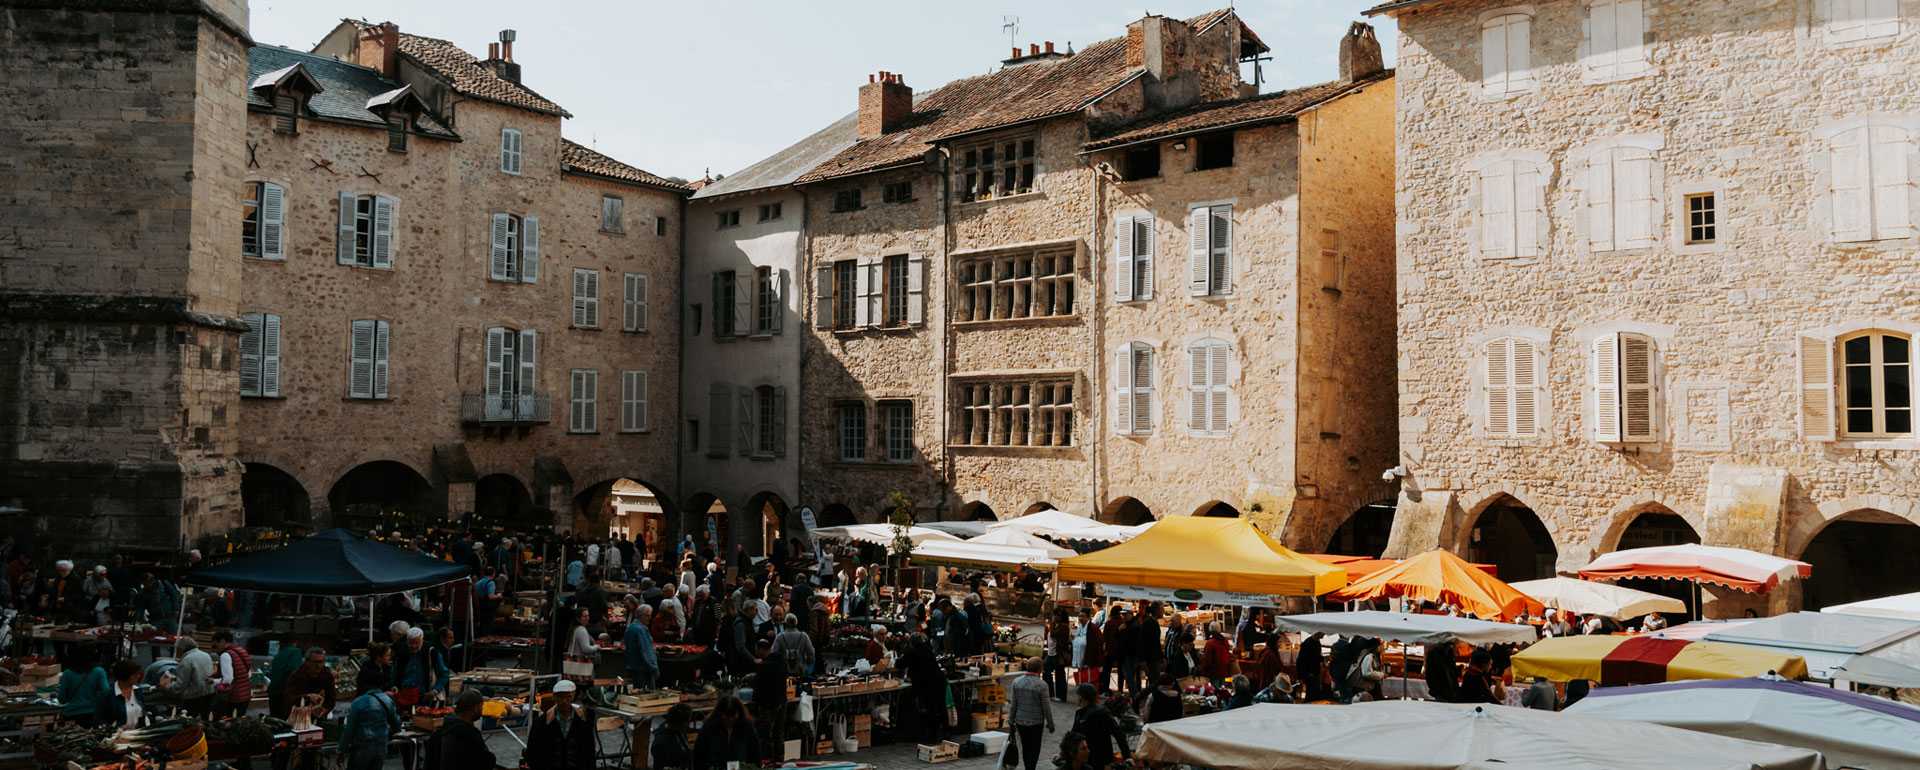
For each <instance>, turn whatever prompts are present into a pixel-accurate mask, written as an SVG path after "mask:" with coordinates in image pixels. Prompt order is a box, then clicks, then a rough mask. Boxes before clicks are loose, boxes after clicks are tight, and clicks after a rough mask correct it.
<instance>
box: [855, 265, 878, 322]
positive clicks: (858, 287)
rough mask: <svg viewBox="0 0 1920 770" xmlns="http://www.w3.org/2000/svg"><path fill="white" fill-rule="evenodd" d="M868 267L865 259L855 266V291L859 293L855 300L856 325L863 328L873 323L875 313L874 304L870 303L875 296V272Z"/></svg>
mask: <svg viewBox="0 0 1920 770" xmlns="http://www.w3.org/2000/svg"><path fill="white" fill-rule="evenodd" d="M867 267H868V265H867V261H866V260H864V259H862V260H860V261H859V262H856V263H854V266H853V283H854V293H855V294H858V295H859V297H857V298H855V300H854V303H855V304H854V308H853V309H854V325H855V326H858V327H863V328H864V327H868V326H872V325H873V315H874V314H873V306H872V305H871V304H869V300H870V299H872V297H873V285H872V284H873V273H872V272H870V271H869V270H868V269H867Z"/></svg>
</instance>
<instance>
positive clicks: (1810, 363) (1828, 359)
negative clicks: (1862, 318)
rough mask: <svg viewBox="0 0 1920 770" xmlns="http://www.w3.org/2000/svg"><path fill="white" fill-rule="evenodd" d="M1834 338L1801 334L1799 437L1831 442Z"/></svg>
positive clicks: (1832, 437) (1832, 427)
mask: <svg viewBox="0 0 1920 770" xmlns="http://www.w3.org/2000/svg"><path fill="white" fill-rule="evenodd" d="M1833 406H1834V405H1833V340H1830V339H1826V338H1822V337H1807V336H1802V337H1800V436H1801V438H1805V439H1807V440H1808V441H1832V440H1833V439H1834V434H1835V431H1834V425H1835V420H1834V416H1833Z"/></svg>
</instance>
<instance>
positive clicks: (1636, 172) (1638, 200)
mask: <svg viewBox="0 0 1920 770" xmlns="http://www.w3.org/2000/svg"><path fill="white" fill-rule="evenodd" d="M1610 154H1611V155H1613V157H1614V173H1613V189H1614V202H1613V205H1614V233H1615V235H1614V244H1615V247H1616V248H1621V249H1634V248H1640V247H1644V246H1654V245H1657V244H1658V243H1659V240H1660V239H1659V238H1658V236H1657V235H1656V233H1657V232H1658V229H1657V227H1656V223H1657V222H1658V221H1659V209H1658V208H1657V207H1656V206H1655V205H1654V200H1653V155H1652V154H1651V153H1648V152H1647V151H1646V150H1642V149H1640V148H1637V147H1628V148H1621V149H1617V150H1614V151H1613V152H1612V153H1610Z"/></svg>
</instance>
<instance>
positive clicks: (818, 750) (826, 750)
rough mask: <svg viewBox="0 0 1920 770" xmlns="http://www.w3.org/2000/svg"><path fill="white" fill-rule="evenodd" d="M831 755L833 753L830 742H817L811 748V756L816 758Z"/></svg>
mask: <svg viewBox="0 0 1920 770" xmlns="http://www.w3.org/2000/svg"><path fill="white" fill-rule="evenodd" d="M832 753H833V741H832V740H824V741H819V742H816V743H815V744H814V746H813V755H814V756H816V757H824V756H828V755H831V754H832Z"/></svg>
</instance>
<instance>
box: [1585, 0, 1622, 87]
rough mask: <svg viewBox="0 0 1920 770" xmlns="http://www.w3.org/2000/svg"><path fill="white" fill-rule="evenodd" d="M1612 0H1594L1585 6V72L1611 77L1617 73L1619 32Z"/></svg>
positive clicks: (1593, 75) (1598, 76)
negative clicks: (1591, 3)
mask: <svg viewBox="0 0 1920 770" xmlns="http://www.w3.org/2000/svg"><path fill="white" fill-rule="evenodd" d="M1615 5H1617V3H1616V2H1614V0H1595V2H1594V4H1593V5H1591V6H1589V7H1588V8H1587V46H1588V48H1587V74H1588V75H1589V76H1591V77H1594V78H1600V79H1605V78H1611V77H1613V76H1615V75H1617V74H1619V67H1620V33H1619V31H1618V25H1617V19H1618V18H1619V17H1618V16H1617V15H1616V12H1615V8H1614V6H1615Z"/></svg>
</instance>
